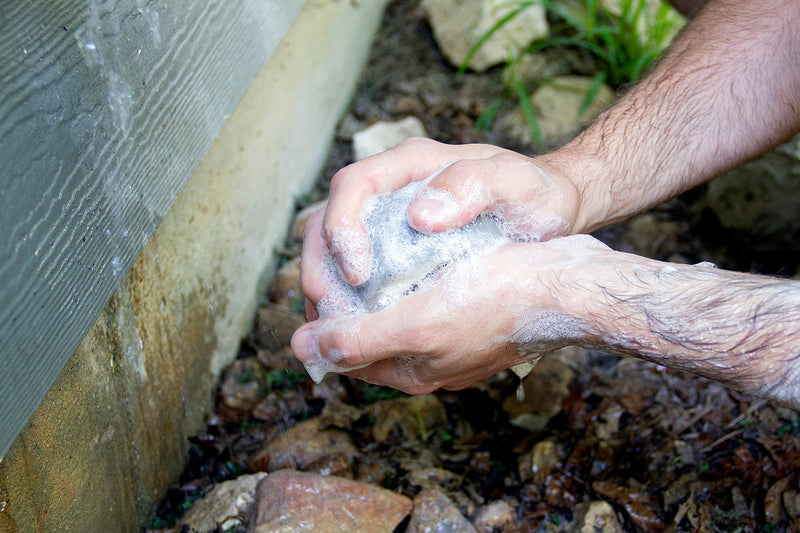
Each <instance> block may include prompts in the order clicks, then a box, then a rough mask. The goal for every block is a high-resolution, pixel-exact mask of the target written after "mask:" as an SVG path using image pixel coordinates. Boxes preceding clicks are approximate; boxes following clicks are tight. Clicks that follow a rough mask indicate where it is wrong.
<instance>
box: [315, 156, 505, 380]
mask: <svg viewBox="0 0 800 533" xmlns="http://www.w3.org/2000/svg"><path fill="white" fill-rule="evenodd" d="M440 171H441V169H440ZM440 171H439V172H440ZM437 174H438V172H437ZM435 175H436V174H434V175H432V176H430V177H428V178H427V179H426V180H423V181H417V182H412V183H410V184H409V185H406V186H405V187H403V188H401V189H399V190H397V191H395V192H392V193H387V194H380V195H376V196H374V197H373V198H372V199H371V201H369V202H367V203H366V204H365V206H364V208H363V211H362V222H363V223H364V226H365V227H366V229H367V232H368V234H369V244H370V248H371V251H372V259H371V263H370V271H369V279H368V281H367V282H366V283H365V284H363V285H361V286H358V287H352V286H350V285H349V284H348V283H347V282H346V281H345V280H344V279H343V277H342V273H341V271H340V270H339V268H338V267H337V266H336V262H335V261H334V259H333V256H332V255H331V253H330V252H328V253H326V255H325V256H324V258H323V262H324V265H323V270H322V281H323V283H324V284H325V285H326V291H325V296H324V297H323V298H322V299H320V301H319V302H318V304H317V311H318V312H319V315H320V317H329V316H353V315H358V314H364V313H369V312H374V311H378V310H380V309H384V308H385V307H387V306H390V305H392V304H394V303H395V302H397V301H398V300H400V299H401V298H403V297H405V296H407V295H409V294H411V293H414V292H416V291H419V290H424V289H426V288H428V287H431V286H433V285H435V284H436V283H438V279H439V274H440V273H441V271H442V270H443V269H445V268H448V267H449V266H450V265H451V264H455V263H459V262H465V261H466V260H467V259H468V258H470V257H472V256H476V255H484V254H486V253H489V252H491V251H492V250H494V249H496V248H497V247H499V246H502V245H503V244H506V243H509V242H512V240H511V239H510V238H509V237H508V236H507V235H506V232H505V230H504V229H503V228H502V227H501V226H500V224H499V223H498V221H497V220H496V219H495V218H493V217H492V216H491V215H488V214H483V215H480V216H478V217H477V218H476V219H475V220H474V221H472V222H471V223H469V224H467V225H466V226H464V227H463V228H459V229H454V230H449V231H446V232H441V233H433V234H427V233H422V232H420V231H417V230H415V229H414V228H412V227H411V226H410V225H409V223H408V217H407V214H406V212H407V209H408V205H409V203H410V202H411V200H412V199H414V197H415V196H416V195H417V193H418V192H419V191H420V188H421V187H424V186H425V185H426V184H427V183H428V182H429V181H430V180H431V179H432V178H433V177H434V176H435ZM426 194H427V193H426ZM423 196H424V195H423ZM446 196H447V195H437V196H436V198H437V200H439V201H442V202H443V203H444V204H447V203H448V202H450V203H451V204H452V202H456V200H455V199H454V198H452V197H451V198H450V199H447V198H446ZM453 209H454V208H453ZM353 235H354V234H353V233H351V232H347V231H345V232H341V233H338V234H337V235H336V239H337V241H336V244H335V247H334V248H335V250H336V252H337V253H341V252H345V251H348V250H349V251H359V250H360V248H361V244H360V243H359V242H358V240H359V239H357V238H355V237H352V236H353ZM348 237H352V238H353V239H354V241H355V242H354V243H349V242H348V240H347V239H348ZM462 297H463V295H462ZM337 322H338V321H337ZM331 355H334V358H335V359H336V361H337V362H338V361H342V360H344V359H346V355H347V354H342V353H337V354H331ZM329 359H330V356H329ZM305 364H306V368H307V369H308V371H309V375H311V377H312V379H314V380H315V381H319V380H321V379H322V378H323V377H324V376H325V374H326V373H327V372H346V371H349V370H354V369H355V368H353V367H342V366H339V365H337V364H335V363H334V362H332V361H331V360H325V359H323V358H322V356H321V354H320V355H319V357H317V358H315V359H312V360H310V361H307V362H306V363H305ZM402 366H403V367H404V371H406V372H408V373H410V374H412V375H413V366H414V364H413V362H412V360H406V361H403V365H402ZM359 368H361V367H359Z"/></svg>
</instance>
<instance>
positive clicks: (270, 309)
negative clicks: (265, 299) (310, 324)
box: [255, 304, 305, 352]
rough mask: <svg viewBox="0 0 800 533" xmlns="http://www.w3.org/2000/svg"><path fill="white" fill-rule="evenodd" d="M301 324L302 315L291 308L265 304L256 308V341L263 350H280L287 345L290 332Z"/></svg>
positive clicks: (290, 335)
mask: <svg viewBox="0 0 800 533" xmlns="http://www.w3.org/2000/svg"><path fill="white" fill-rule="evenodd" d="M303 324H305V320H304V319H303V317H302V316H300V315H298V314H297V313H295V312H293V311H292V310H291V309H289V308H286V307H282V306H279V305H274V304H270V305H265V306H263V307H262V308H261V309H259V310H258V317H257V323H256V331H255V334H256V341H257V342H258V345H259V346H261V347H262V348H264V349H265V350H269V351H272V352H277V351H280V350H281V349H283V348H285V347H286V346H288V345H289V343H290V341H291V339H292V334H293V333H294V332H295V330H296V329H297V328H299V327H300V326H302V325H303Z"/></svg>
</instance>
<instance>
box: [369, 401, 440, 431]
mask: <svg viewBox="0 0 800 533" xmlns="http://www.w3.org/2000/svg"><path fill="white" fill-rule="evenodd" d="M367 414H369V415H371V416H373V417H374V418H375V425H374V426H373V427H372V436H373V438H374V439H375V440H376V441H378V442H383V441H384V440H386V439H387V437H389V435H390V434H392V433H394V432H396V433H397V434H398V436H400V437H401V439H402V440H403V442H411V441H426V440H427V439H428V438H429V437H430V436H431V435H433V434H436V433H437V432H440V431H443V430H445V429H446V428H447V413H446V412H445V408H444V404H443V403H442V401H441V400H440V399H439V397H438V396H436V395H434V394H424V395H420V396H409V397H407V398H397V399H394V400H382V401H379V402H375V403H373V404H371V405H370V406H369V407H368V408H367Z"/></svg>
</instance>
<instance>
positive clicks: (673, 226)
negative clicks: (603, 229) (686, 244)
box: [625, 213, 687, 258]
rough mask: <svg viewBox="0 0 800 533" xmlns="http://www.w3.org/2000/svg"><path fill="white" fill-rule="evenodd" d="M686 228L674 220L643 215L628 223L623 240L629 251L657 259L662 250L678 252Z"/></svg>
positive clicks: (649, 214)
mask: <svg viewBox="0 0 800 533" xmlns="http://www.w3.org/2000/svg"><path fill="white" fill-rule="evenodd" d="M686 233H687V228H686V227H685V225H683V226H682V225H681V224H679V223H678V222H675V221H674V220H669V219H668V218H666V217H658V216H656V215H655V214H654V213H643V214H641V215H638V216H635V217H633V218H632V219H630V220H629V221H628V224H627V229H626V231H625V240H626V241H627V243H628V244H629V246H630V248H631V251H632V252H634V253H636V254H639V255H644V256H646V257H653V258H657V257H658V256H659V254H660V253H661V252H662V250H678V249H679V248H680V243H681V241H682V240H683V239H685V235H686Z"/></svg>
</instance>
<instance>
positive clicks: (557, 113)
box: [499, 76, 614, 145]
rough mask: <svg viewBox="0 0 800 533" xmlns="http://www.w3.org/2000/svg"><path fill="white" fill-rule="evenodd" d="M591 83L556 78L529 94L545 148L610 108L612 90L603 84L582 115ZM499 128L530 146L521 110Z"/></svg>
mask: <svg viewBox="0 0 800 533" xmlns="http://www.w3.org/2000/svg"><path fill="white" fill-rule="evenodd" d="M592 83H593V80H592V78H590V77H587V76H558V77H555V78H553V79H552V80H550V81H548V82H547V83H545V84H543V85H542V86H541V87H539V88H538V89H536V90H535V91H534V92H533V93H532V94H531V97H530V99H531V105H533V108H534V109H535V111H536V116H537V119H538V123H539V130H540V131H541V134H542V141H543V142H544V144H545V145H553V144H555V143H557V142H560V141H564V140H568V139H570V138H572V137H574V136H575V135H576V134H577V133H579V132H580V131H581V129H582V128H583V127H584V126H586V125H588V124H589V123H590V122H591V121H592V120H593V119H594V118H595V117H596V116H597V115H598V114H600V112H602V111H603V110H605V109H606V108H607V107H609V106H610V105H611V103H612V102H613V100H614V91H612V90H611V89H610V88H609V87H608V86H607V85H605V84H602V85H601V86H600V89H599V90H598V92H597V94H596V95H595V97H594V99H593V100H592V101H591V103H590V104H589V105H588V106H587V107H586V109H584V110H583V111H582V112H581V107H582V105H583V102H584V99H585V98H586V93H587V92H588V91H589V88H590V87H591V86H592ZM499 126H500V127H503V128H507V129H508V130H509V131H510V133H511V135H513V136H514V137H516V138H517V139H518V140H519V141H520V142H523V143H527V144H530V143H532V142H533V140H534V139H533V134H532V133H531V129H530V126H529V125H528V122H527V120H526V119H525V114H524V113H523V111H522V108H521V107H517V108H516V109H514V110H513V111H511V112H509V113H508V114H506V115H504V116H503V117H501V119H500V120H499Z"/></svg>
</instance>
